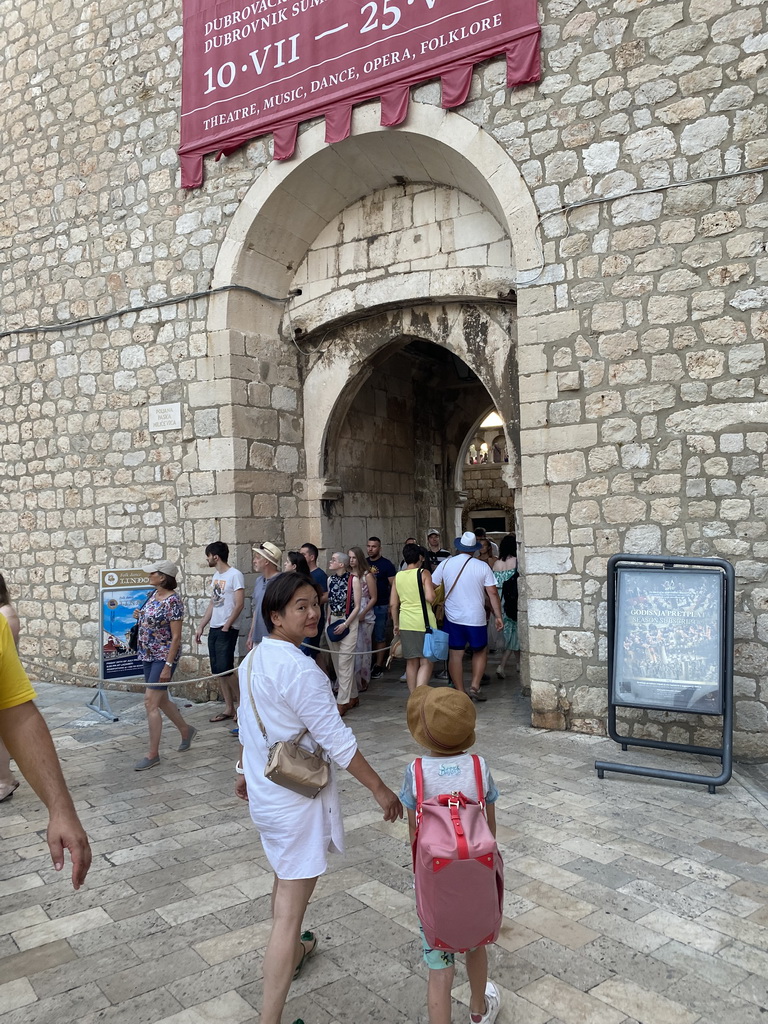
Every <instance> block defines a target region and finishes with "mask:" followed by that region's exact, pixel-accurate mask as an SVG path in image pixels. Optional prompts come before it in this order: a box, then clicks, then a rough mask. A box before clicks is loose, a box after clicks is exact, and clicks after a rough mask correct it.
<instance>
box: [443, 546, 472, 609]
mask: <svg viewBox="0 0 768 1024" xmlns="http://www.w3.org/2000/svg"><path fill="white" fill-rule="evenodd" d="M471 561H472V555H467V560H466V562H465V563H464V565H462V567H461V568H460V569H459V575H458V576H457V577H456V579H455V580H454V581H453V583H452V584H451V589H450V590H449V591H448V593H447V594H446V595H445V600H446V601H447V600H448V598H449V597H450V596H451V594H452V593H453V588H454V587H455V586H456V584H457V583H458V582H459V580H460V579H461V574H462V573H463V572H464V570H465V569H466V568H467V566H468V565H469V563H470V562H471Z"/></svg>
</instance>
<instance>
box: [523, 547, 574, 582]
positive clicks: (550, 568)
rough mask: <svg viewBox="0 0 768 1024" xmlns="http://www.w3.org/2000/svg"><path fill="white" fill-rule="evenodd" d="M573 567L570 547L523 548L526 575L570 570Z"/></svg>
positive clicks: (558, 572)
mask: <svg viewBox="0 0 768 1024" xmlns="http://www.w3.org/2000/svg"><path fill="white" fill-rule="evenodd" d="M572 567H573V562H572V559H571V549H570V548H565V547H530V546H526V548H525V572H526V575H528V576H534V575H538V574H550V575H552V574H555V575H556V574H560V573H564V572H570V571H571V569H572Z"/></svg>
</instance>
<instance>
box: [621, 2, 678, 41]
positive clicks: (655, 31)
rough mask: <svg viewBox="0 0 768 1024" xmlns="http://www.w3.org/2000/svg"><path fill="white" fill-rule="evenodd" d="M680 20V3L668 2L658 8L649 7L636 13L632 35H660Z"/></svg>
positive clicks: (641, 37) (645, 36) (640, 37)
mask: <svg viewBox="0 0 768 1024" xmlns="http://www.w3.org/2000/svg"><path fill="white" fill-rule="evenodd" d="M682 20H683V5H682V3H668V4H665V5H664V6H663V7H660V8H657V7H651V8H649V9H646V10H644V11H641V12H640V14H638V16H637V18H636V19H635V23H634V26H633V31H634V35H635V36H636V38H638V39H643V38H647V37H648V36H658V35H662V34H663V33H665V32H668V31H669V29H670V28H672V26H673V25H676V24H677V23H678V22H680V21H682Z"/></svg>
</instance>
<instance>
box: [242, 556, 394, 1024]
mask: <svg viewBox="0 0 768 1024" xmlns="http://www.w3.org/2000/svg"><path fill="white" fill-rule="evenodd" d="M262 614H263V616H264V622H265V624H266V627H267V630H268V635H267V637H266V638H265V639H264V640H262V642H261V643H260V644H259V645H258V647H255V648H254V649H253V651H252V652H251V653H250V654H249V655H248V657H247V658H246V659H245V661H243V663H242V664H241V665H240V693H241V695H242V699H241V703H240V715H239V721H240V742H241V744H242V745H241V748H240V761H239V763H238V764H237V765H236V766H235V770H236V771H237V773H238V777H237V780H236V783H235V793H236V794H237V796H239V797H240V799H241V800H247V801H248V803H249V806H250V812H251V818H252V819H253V822H254V824H255V825H256V828H257V829H258V831H259V835H260V838H261V843H262V846H263V847H264V852H265V854H266V856H267V859H268V861H269V863H270V865H271V867H272V870H273V872H274V876H275V877H274V883H273V886H272V931H271V934H270V937H269V942H268V943H267V948H266V952H265V954H264V961H263V965H262V969H263V997H262V1004H261V1018H260V1019H261V1024H279V1021H280V1015H281V1013H282V1010H283V1007H284V1005H285V1000H286V997H287V994H288V989H289V987H290V984H291V981H292V980H293V979H294V978H296V977H298V975H299V972H300V971H301V970H302V968H303V966H304V964H305V961H306V960H307V958H308V957H309V956H311V954H312V953H314V951H315V949H316V947H317V938H316V936H315V935H314V934H313V933H312V932H310V931H305V932H302V921H303V918H304V913H305V911H306V909H307V904H308V903H309V898H310V896H311V895H312V891H313V890H314V888H315V884H316V882H317V879H318V877H319V876H320V875H321V874H323V873H324V872H325V870H326V868H327V854H328V851H329V850H332V851H333V850H335V851H338V852H343V846H344V829H343V825H342V818H341V808H340V805H339V794H338V790H337V787H336V780H335V778H334V772H333V770H332V771H331V780H330V782H329V783H328V785H327V786H326V787H325V789H322V790H321V791H320V792H319V793H318V795H317V796H316V797H315V798H314V799H310V798H308V797H306V796H301V795H300V794H298V793H294V792H293V791H292V790H288V789H284V788H283V787H281V786H278V785H276V784H275V783H274V782H272V781H271V780H270V779H267V778H266V777H265V775H264V768H265V765H266V763H267V756H268V752H269V748H268V744H274V743H277V742H278V741H280V740H295V739H298V740H299V742H300V743H301V746H302V747H306V748H307V749H308V750H313V749H314V748H315V746H316V745H319V746H320V747H322V749H323V751H324V752H325V755H326V756H327V757H328V758H329V760H330V761H332V762H335V763H336V764H337V765H338V766H339V767H340V768H345V769H346V770H347V771H348V772H349V773H350V775H352V776H353V777H354V778H356V779H357V780H358V782H361V783H362V784H363V785H364V786H365V787H366V788H367V789H369V790H370V791H371V793H372V794H373V797H374V799H375V800H376V802H377V803H378V805H379V807H380V808H381V809H382V811H383V812H384V820H385V821H394V820H395V818H399V817H402V814H403V809H402V806H401V804H400V801H399V800H398V798H397V797H396V796H395V794H394V793H393V792H392V790H391V789H389V787H388V786H386V785H385V784H384V783H383V782H382V780H381V779H380V778H379V776H378V775H377V774H376V772H375V771H374V770H373V768H372V767H371V766H370V765H369V764H368V762H367V761H366V760H365V758H364V757H363V755H362V754H361V753H360V751H359V750H358V749H357V740H356V739H355V735H354V733H353V732H352V731H351V730H350V729H348V728H347V726H346V725H345V724H344V723H343V722H342V720H341V718H340V717H339V714H338V711H337V710H336V704H335V703H334V700H333V695H332V693H331V688H330V686H329V685H328V677H327V676H326V675H325V674H324V673H323V672H322V671H321V670H320V669H319V668H318V667H317V665H316V664H315V663H314V661H312V659H311V658H306V657H304V655H303V654H302V653H301V651H300V650H299V648H300V645H301V642H302V640H303V638H304V637H306V636H313V635H314V634H315V633H316V632H317V627H318V623H319V621H320V603H319V598H318V593H317V589H316V587H315V586H314V584H312V583H308V582H307V581H306V580H305V579H303V578H302V577H301V576H300V575H298V574H297V573H285V574H283V575H282V576H280V577H278V578H276V579H275V581H274V582H273V583H272V584H270V586H269V587H268V589H267V591H266V593H265V595H264V601H263V602H262ZM257 714H258V717H259V719H261V723H262V725H263V727H264V733H266V738H265V736H264V734H263V733H262V729H261V728H260V726H259V723H258V720H257V717H256V716H257ZM305 730H306V731H305Z"/></svg>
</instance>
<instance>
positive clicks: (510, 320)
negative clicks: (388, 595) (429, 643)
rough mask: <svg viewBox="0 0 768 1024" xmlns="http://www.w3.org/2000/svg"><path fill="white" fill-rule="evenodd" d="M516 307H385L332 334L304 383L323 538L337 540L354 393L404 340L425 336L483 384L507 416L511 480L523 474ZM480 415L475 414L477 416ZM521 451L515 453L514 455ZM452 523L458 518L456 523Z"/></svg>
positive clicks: (308, 453)
mask: <svg viewBox="0 0 768 1024" xmlns="http://www.w3.org/2000/svg"><path fill="white" fill-rule="evenodd" d="M515 333H516V323H515V306H514V303H509V302H496V303H489V304H488V305H487V306H485V307H483V306H481V305H480V304H474V303H461V302H454V303H445V304H434V305H432V304H428V303H425V304H424V305H420V306H406V307H403V308H397V309H391V310H384V311H381V312H379V313H378V314H376V315H374V316H371V317H368V318H366V319H364V320H361V321H359V322H357V323H354V324H350V325H346V326H345V325H340V326H338V327H337V328H335V329H333V330H332V331H330V332H328V333H327V334H326V341H327V343H328V344H327V348H326V350H325V351H324V352H323V353H322V354H321V355H318V356H317V357H316V358H315V359H314V361H313V362H312V364H311V366H310V368H309V370H308V372H307V375H306V378H305V381H304V390H303V393H304V407H305V409H311V410H312V415H311V416H306V417H305V424H304V448H305V457H306V467H307V498H308V500H309V502H310V503H311V504H313V505H314V510H315V514H316V515H317V517H318V518H319V519H320V520H321V525H322V529H323V531H324V533H325V536H324V537H323V538H322V539H323V540H327V543H329V544H334V543H338V542H339V540H340V538H338V537H336V536H335V533H334V529H333V527H332V525H331V523H330V522H329V519H330V516H329V515H328V513H329V511H331V510H330V509H329V506H328V504H327V503H329V502H334V501H337V500H339V499H340V498H341V497H342V492H341V489H340V483H339V479H340V474H339V467H338V465H337V450H336V441H337V438H338V436H339V430H340V427H341V424H342V423H343V421H344V419H345V417H346V415H347V413H348V410H349V408H350V406H351V403H352V401H353V400H354V397H355V394H356V393H357V392H358V391H359V389H360V388H361V387H362V386H363V385H364V383H365V382H366V380H367V379H368V378H369V377H370V375H371V373H373V372H374V370H375V367H376V365H377V361H380V360H381V358H382V357H384V356H386V355H387V354H388V353H389V352H390V351H391V349H392V347H393V345H395V346H396V345H397V344H402V343H403V339H409V338H419V339H421V340H422V341H424V342H428V343H431V344H433V345H435V346H437V347H439V348H441V349H443V350H445V351H446V352H447V353H450V354H451V355H452V356H454V357H456V358H457V359H459V360H460V361H461V363H462V364H464V365H465V366H466V367H468V368H469V370H470V371H471V372H472V373H473V374H474V375H475V376H476V378H477V380H478V381H479V383H480V384H482V387H483V389H484V390H483V397H482V404H483V407H484V406H485V405H488V404H491V405H493V407H494V408H496V409H497V410H498V411H499V414H500V415H501V417H502V420H503V421H504V424H505V426H504V429H505V434H506V437H507V446H508V450H509V452H510V463H509V464H508V465H507V466H505V469H506V471H507V479H509V480H512V481H515V479H516V475H517V473H518V467H519V460H518V458H517V452H518V398H517V388H516V383H515V382H516V364H515V345H514V340H515ZM475 418H476V416H473V420H474V419H475ZM468 430H469V423H468V424H467V426H466V428H465V429H464V430H463V431H462V435H461V439H460V441H459V443H458V444H457V445H456V452H455V455H454V457H453V460H452V462H453V469H452V472H451V479H450V481H447V484H448V488H449V490H450V492H451V495H452V496H451V498H449V500H448V504H449V505H451V506H452V507H453V514H454V518H455V516H456V515H458V512H459V509H458V506H459V504H460V503H459V499H458V496H457V494H456V491H455V487H454V486H453V480H454V478H455V472H456V471H455V465H456V459H457V458H460V457H461V454H463V449H462V448H461V447H460V445H462V444H463V442H464V438H465V436H466V434H467V431H468ZM512 453H514V455H513V454H512ZM450 525H451V526H452V525H453V524H452V522H451V524H450Z"/></svg>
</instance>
